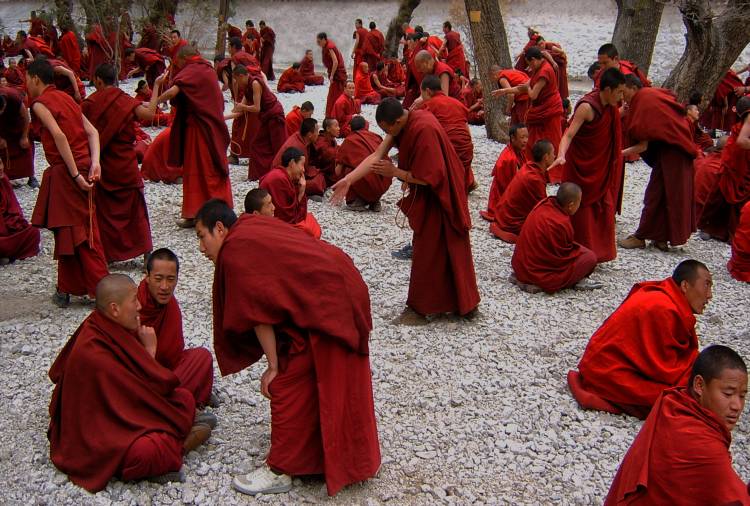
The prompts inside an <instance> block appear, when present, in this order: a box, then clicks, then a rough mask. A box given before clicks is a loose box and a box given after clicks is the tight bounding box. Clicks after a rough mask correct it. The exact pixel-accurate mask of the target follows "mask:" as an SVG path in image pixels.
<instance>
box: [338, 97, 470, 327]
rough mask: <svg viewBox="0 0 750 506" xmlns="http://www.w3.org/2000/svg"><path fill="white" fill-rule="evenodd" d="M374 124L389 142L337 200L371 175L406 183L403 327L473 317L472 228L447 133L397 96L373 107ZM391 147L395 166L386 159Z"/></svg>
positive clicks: (341, 187) (461, 172)
mask: <svg viewBox="0 0 750 506" xmlns="http://www.w3.org/2000/svg"><path fill="white" fill-rule="evenodd" d="M375 119H376V121H377V122H378V126H380V128H382V129H383V130H384V131H385V133H386V134H388V137H387V138H386V140H385V141H384V142H383V143H382V144H381V146H379V147H378V150H376V151H375V152H374V153H373V154H372V155H370V156H368V157H367V158H366V159H365V160H364V161H363V162H362V163H360V164H359V166H358V167H357V168H356V169H355V170H353V171H352V172H350V173H349V174H347V175H346V176H345V177H344V178H342V179H341V181H339V182H338V183H337V184H336V185H334V196H333V200H334V202H335V201H340V200H342V199H343V197H344V196H345V195H346V194H347V193H348V191H349V188H350V187H351V185H352V183H354V182H356V181H358V180H359V179H361V178H362V177H363V176H365V175H366V174H368V173H369V171H370V170H373V171H374V172H375V173H376V174H379V175H381V176H385V177H397V178H398V179H400V180H401V181H403V182H404V183H406V184H407V185H408V194H407V195H406V196H405V197H404V198H403V199H401V201H400V202H399V208H400V209H401V211H402V212H403V213H404V214H405V215H406V217H407V218H408V220H409V225H410V226H411V228H412V230H413V231H414V235H413V238H412V244H413V261H412V263H411V275H410V279H409V294H408V296H407V300H406V305H407V309H406V310H405V311H404V313H402V315H401V316H400V317H399V318H398V319H397V322H398V323H402V324H412V325H414V324H416V325H419V324H424V323H427V318H426V316H427V315H435V314H441V313H449V312H453V313H457V314H458V315H461V316H468V317H471V316H473V315H474V314H476V312H475V310H476V308H477V306H478V305H479V290H478V289H477V284H476V275H475V274H474V260H473V258H472V254H471V242H470V238H469V230H470V229H471V219H470V217H469V207H468V201H467V196H466V195H467V193H466V170H465V168H464V166H463V164H462V163H461V160H460V159H459V158H458V155H457V154H456V150H455V149H454V148H453V145H452V144H451V142H450V140H449V139H448V135H447V134H446V133H445V130H444V129H443V128H442V126H440V123H439V122H438V120H437V119H435V116H433V115H432V114H431V113H430V112H429V111H421V110H415V111H409V110H405V109H404V108H403V106H402V105H401V104H400V103H399V102H398V100H396V99H395V98H387V99H385V100H383V102H381V103H380V105H379V106H378V108H377V110H376V113H375ZM393 143H395V144H396V145H397V146H398V150H399V151H398V161H399V166H398V167H396V166H394V165H393V163H392V162H391V161H390V160H384V159H383V158H384V157H385V156H386V154H387V153H388V150H389V149H390V148H391V146H392V145H393Z"/></svg>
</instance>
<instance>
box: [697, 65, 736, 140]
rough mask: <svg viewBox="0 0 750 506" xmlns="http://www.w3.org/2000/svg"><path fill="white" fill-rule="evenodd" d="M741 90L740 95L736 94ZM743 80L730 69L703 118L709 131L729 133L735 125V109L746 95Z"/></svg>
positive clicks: (720, 82)
mask: <svg viewBox="0 0 750 506" xmlns="http://www.w3.org/2000/svg"><path fill="white" fill-rule="evenodd" d="M737 89H739V90H740V93H739V94H737V93H735V90H737ZM744 90H745V86H744V83H743V82H742V79H740V77H739V76H738V75H737V73H735V72H734V71H733V70H732V69H729V70H728V71H727V73H726V74H725V75H724V77H723V78H722V79H721V81H719V84H718V86H717V87H716V91H715V92H714V96H713V98H712V99H711V101H710V102H709V104H708V107H707V108H706V111H705V112H704V113H703V115H702V116H701V118H700V120H701V124H702V125H703V126H704V127H706V128H708V129H709V130H723V131H729V130H730V129H731V128H732V125H734V123H735V121H734V120H735V116H734V111H733V109H734V107H735V106H736V105H737V99H738V98H740V97H742V96H743V95H744V94H745V93H742V92H743V91H744Z"/></svg>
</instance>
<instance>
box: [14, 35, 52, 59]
mask: <svg viewBox="0 0 750 506" xmlns="http://www.w3.org/2000/svg"><path fill="white" fill-rule="evenodd" d="M21 47H22V48H23V49H25V50H27V51H28V52H29V53H31V56H32V57H34V58H36V56H37V55H39V54H41V55H43V56H46V57H47V58H54V57H55V53H54V52H53V51H52V48H50V47H49V46H48V45H47V43H46V42H45V41H44V39H41V38H39V37H35V36H33V35H28V36H27V37H26V38H25V39H24V41H23V45H22V46H21Z"/></svg>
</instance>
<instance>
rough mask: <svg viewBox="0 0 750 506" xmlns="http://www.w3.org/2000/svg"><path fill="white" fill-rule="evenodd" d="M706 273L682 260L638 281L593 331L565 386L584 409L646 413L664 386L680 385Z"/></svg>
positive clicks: (694, 345)
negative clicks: (657, 276) (664, 274)
mask: <svg viewBox="0 0 750 506" xmlns="http://www.w3.org/2000/svg"><path fill="white" fill-rule="evenodd" d="M712 285H713V282H712V279H711V273H710V272H709V271H708V268H707V267H706V266H705V265H703V264H702V263H701V262H698V261H697V260H684V261H682V262H680V264H679V265H678V266H677V268H676V269H675V270H674V273H673V274H672V277H671V278H667V279H665V280H663V281H645V282H642V283H637V284H636V285H635V286H634V287H633V289H632V290H630V294H628V297H627V298H626V299H625V301H624V302H623V303H622V304H621V305H620V307H619V308H617V309H616V310H615V312H614V313H612V315H611V316H610V317H609V318H607V320H606V321H605V322H604V323H603V324H602V326H601V327H599V329H598V330H597V331H596V332H595V333H594V335H593V336H592V337H591V340H590V341H589V344H588V346H587V347H586V351H585V352H584V353H583V358H582V359H581V361H580V362H579V364H578V371H579V372H576V371H570V372H569V373H568V386H569V387H570V391H571V392H572V393H573V396H574V397H575V398H576V400H577V401H578V404H580V405H581V407H582V408H584V409H598V410H600V411H607V412H609V413H615V414H620V413H626V414H628V415H631V416H635V417H638V418H641V419H643V418H646V416H648V413H649V411H650V410H651V406H653V405H654V402H656V399H657V398H658V397H659V395H660V394H661V392H662V391H663V390H664V389H665V388H672V387H677V386H685V385H686V384H687V380H688V377H689V376H690V370H691V367H692V365H693V362H694V361H695V357H696V356H697V355H698V336H697V335H696V333H695V316H694V314H701V313H703V309H704V308H705V307H706V304H708V301H709V300H711V286H712Z"/></svg>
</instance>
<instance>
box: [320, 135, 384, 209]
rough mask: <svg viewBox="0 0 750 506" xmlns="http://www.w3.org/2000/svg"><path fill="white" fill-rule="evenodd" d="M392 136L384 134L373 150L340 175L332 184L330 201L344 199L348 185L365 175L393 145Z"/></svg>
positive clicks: (338, 201)
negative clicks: (357, 163) (345, 173)
mask: <svg viewBox="0 0 750 506" xmlns="http://www.w3.org/2000/svg"><path fill="white" fill-rule="evenodd" d="M393 144H394V142H393V136H391V135H386V136H385V138H384V139H383V141H382V142H381V143H380V145H379V146H378V147H377V148H376V149H375V151H374V152H373V153H372V154H371V155H369V156H368V157H367V158H365V159H364V160H362V161H361V162H360V163H359V165H357V166H356V167H355V168H354V170H353V171H351V172H350V173H349V174H347V175H346V176H344V177H342V178H341V179H340V180H339V181H338V182H336V184H334V185H333V196H331V202H332V203H334V204H338V203H340V202H341V201H343V200H344V196H345V195H346V193H347V192H348V191H349V187H350V186H351V185H352V184H354V183H356V182H357V181H359V180H360V179H362V178H363V177H365V176H366V175H367V174H369V173H370V171H371V170H372V166H373V165H374V164H375V162H377V161H378V160H382V159H383V158H384V157H385V156H386V155H388V152H389V151H390V150H391V148H392V147H393Z"/></svg>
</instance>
